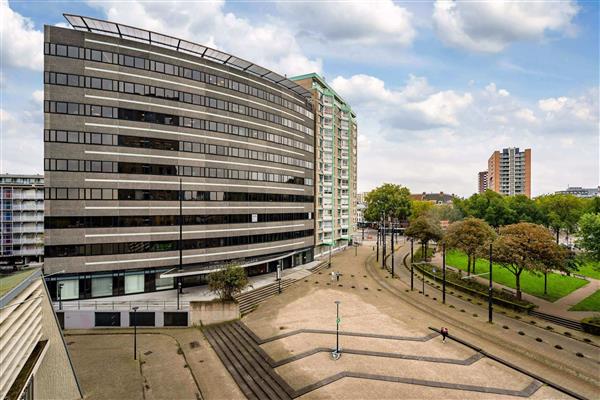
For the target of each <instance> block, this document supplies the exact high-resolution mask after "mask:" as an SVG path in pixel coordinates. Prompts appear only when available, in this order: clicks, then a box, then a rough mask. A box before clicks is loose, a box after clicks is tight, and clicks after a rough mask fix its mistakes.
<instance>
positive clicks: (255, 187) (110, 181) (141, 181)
mask: <svg viewBox="0 0 600 400" xmlns="http://www.w3.org/2000/svg"><path fill="white" fill-rule="evenodd" d="M85 182H108V183H141V184H146V185H147V184H155V185H179V182H178V181H155V180H150V179H149V180H136V179H101V178H86V179H85ZM181 184H182V185H188V186H221V187H246V188H253V189H279V190H292V191H295V192H304V190H305V189H294V188H286V187H281V186H262V185H241V184H233V183H207V182H181Z"/></svg>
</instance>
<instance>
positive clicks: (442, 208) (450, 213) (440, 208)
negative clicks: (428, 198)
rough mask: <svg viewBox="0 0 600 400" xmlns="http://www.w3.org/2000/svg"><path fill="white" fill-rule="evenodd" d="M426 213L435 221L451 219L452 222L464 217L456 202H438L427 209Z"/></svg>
mask: <svg viewBox="0 0 600 400" xmlns="http://www.w3.org/2000/svg"><path fill="white" fill-rule="evenodd" d="M426 215H427V217H429V218H431V219H432V220H434V221H438V222H439V221H449V222H450V223H452V222H455V221H460V220H461V219H462V218H463V215H462V213H461V212H460V210H459V209H458V208H456V207H455V206H454V204H436V205H435V206H434V207H433V208H431V209H430V210H429V211H427V213H426Z"/></svg>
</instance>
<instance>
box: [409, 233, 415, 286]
mask: <svg viewBox="0 0 600 400" xmlns="http://www.w3.org/2000/svg"><path fill="white" fill-rule="evenodd" d="M414 244H415V241H414V239H413V238H411V239H410V290H415V276H414V265H413V263H414V261H413V257H414V251H413V249H414Z"/></svg>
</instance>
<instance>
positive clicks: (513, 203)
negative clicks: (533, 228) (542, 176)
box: [506, 194, 544, 224]
mask: <svg viewBox="0 0 600 400" xmlns="http://www.w3.org/2000/svg"><path fill="white" fill-rule="evenodd" d="M506 203H507V206H508V208H509V209H510V210H511V216H512V218H513V220H512V223H515V224H516V223H517V222H533V223H534V224H539V223H542V222H543V221H544V215H543V213H542V210H540V207H539V204H538V203H536V202H535V200H532V199H530V198H529V197H527V196H525V195H523V194H518V195H516V196H508V197H506Z"/></svg>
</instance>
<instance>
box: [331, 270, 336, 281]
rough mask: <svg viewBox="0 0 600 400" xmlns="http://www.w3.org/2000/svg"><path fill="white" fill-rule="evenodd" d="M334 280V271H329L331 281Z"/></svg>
mask: <svg viewBox="0 0 600 400" xmlns="http://www.w3.org/2000/svg"><path fill="white" fill-rule="evenodd" d="M334 280H335V271H331V282H333V281H334Z"/></svg>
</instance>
